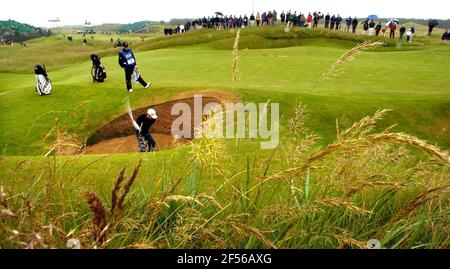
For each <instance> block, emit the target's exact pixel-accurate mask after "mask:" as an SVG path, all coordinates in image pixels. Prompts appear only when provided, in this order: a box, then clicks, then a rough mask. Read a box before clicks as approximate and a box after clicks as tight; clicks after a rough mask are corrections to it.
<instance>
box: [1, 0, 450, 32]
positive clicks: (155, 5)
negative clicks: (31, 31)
mask: <svg viewBox="0 0 450 269" xmlns="http://www.w3.org/2000/svg"><path fill="white" fill-rule="evenodd" d="M253 4H254V9H255V11H267V10H273V9H275V10H277V11H278V12H280V11H282V10H285V11H286V10H292V11H294V10H297V11H301V12H309V11H321V12H323V13H326V12H330V13H336V14H337V13H339V14H341V15H342V16H349V15H352V16H358V17H364V16H367V15H370V14H376V15H378V16H380V17H401V18H423V19H428V18H437V19H449V18H450V0H420V1H417V0H308V1H305V0H253V1H252V0H219V1H215V0H159V1H149V0H64V1H57V0H39V1H30V0H6V1H2V3H1V11H0V20H7V19H14V20H17V21H20V22H25V23H30V24H33V25H36V26H44V27H45V26H49V23H48V20H49V19H56V18H59V19H60V20H61V23H62V24H63V25H73V24H83V23H84V21H85V20H89V21H91V22H92V23H93V24H101V23H109V22H111V23H131V22H135V21H140V20H157V21H159V20H170V19H172V18H194V17H203V16H208V15H212V14H213V13H214V12H215V11H221V12H223V13H224V14H236V15H238V14H245V13H247V14H250V13H251V12H252V10H253Z"/></svg>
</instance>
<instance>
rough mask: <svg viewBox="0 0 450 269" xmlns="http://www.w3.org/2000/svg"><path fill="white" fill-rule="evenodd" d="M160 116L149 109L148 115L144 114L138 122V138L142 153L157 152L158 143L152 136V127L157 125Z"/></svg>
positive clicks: (136, 127)
mask: <svg viewBox="0 0 450 269" xmlns="http://www.w3.org/2000/svg"><path fill="white" fill-rule="evenodd" d="M156 119H158V116H157V115H156V110H154V109H149V110H147V113H146V114H142V115H141V116H139V117H138V118H137V120H136V126H135V129H136V137H137V140H138V145H139V151H140V152H146V151H147V152H151V151H154V150H155V147H156V142H155V140H154V139H153V137H152V135H151V134H150V127H152V125H153V124H155V122H156Z"/></svg>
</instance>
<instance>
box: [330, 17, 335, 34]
mask: <svg viewBox="0 0 450 269" xmlns="http://www.w3.org/2000/svg"><path fill="white" fill-rule="evenodd" d="M330 21H331V24H330V29H331V30H334V24H335V23H336V16H334V15H333V16H331V19H330Z"/></svg>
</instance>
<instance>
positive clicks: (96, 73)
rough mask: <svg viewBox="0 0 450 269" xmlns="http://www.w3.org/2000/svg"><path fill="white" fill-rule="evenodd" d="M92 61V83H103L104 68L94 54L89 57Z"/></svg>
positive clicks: (104, 77)
mask: <svg viewBox="0 0 450 269" xmlns="http://www.w3.org/2000/svg"><path fill="white" fill-rule="evenodd" d="M91 60H92V70H91V74H92V81H93V82H104V81H105V79H106V68H105V67H104V66H103V65H102V63H101V62H100V57H99V56H98V55H96V54H92V55H91Z"/></svg>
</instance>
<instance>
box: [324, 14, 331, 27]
mask: <svg viewBox="0 0 450 269" xmlns="http://www.w3.org/2000/svg"><path fill="white" fill-rule="evenodd" d="M330 18H331V17H330V13H328V14H327V15H326V16H325V28H327V29H328V28H330Z"/></svg>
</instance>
